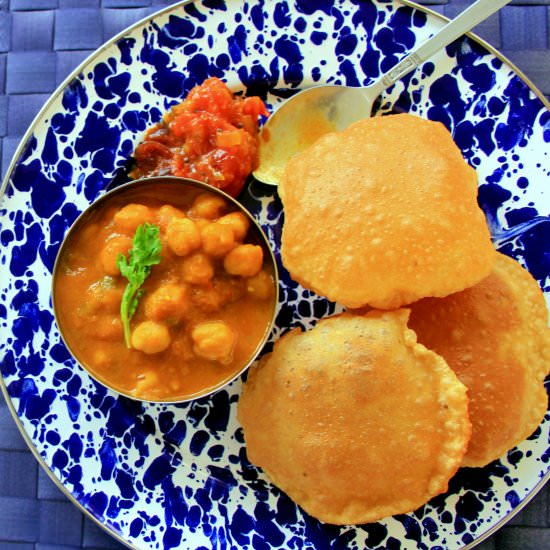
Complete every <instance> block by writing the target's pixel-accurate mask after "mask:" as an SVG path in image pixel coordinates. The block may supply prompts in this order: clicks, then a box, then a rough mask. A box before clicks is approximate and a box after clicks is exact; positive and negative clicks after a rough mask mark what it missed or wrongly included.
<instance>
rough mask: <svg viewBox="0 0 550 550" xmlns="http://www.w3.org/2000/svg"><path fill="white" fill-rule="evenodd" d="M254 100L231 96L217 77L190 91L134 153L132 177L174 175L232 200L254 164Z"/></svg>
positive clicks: (260, 109)
mask: <svg viewBox="0 0 550 550" xmlns="http://www.w3.org/2000/svg"><path fill="white" fill-rule="evenodd" d="M260 115H265V116H267V115H268V112H267V110H266V108H265V105H264V103H263V101H262V100H261V99H260V98H259V97H254V96H253V97H246V98H243V97H239V96H234V95H233V94H232V93H231V91H230V90H229V88H228V87H227V86H226V85H225V84H224V83H223V82H222V81H221V80H219V79H218V78H209V79H208V80H206V81H205V82H204V83H203V84H201V85H200V86H195V88H193V89H192V90H191V91H190V92H189V95H188V96H187V98H186V99H185V100H184V101H183V102H182V103H180V104H178V105H175V106H174V107H172V109H170V110H169V111H168V112H167V113H166V114H165V115H164V117H163V120H162V121H161V122H160V123H158V124H156V125H155V126H153V127H152V128H150V129H149V130H148V131H147V133H146V135H145V139H144V140H143V142H142V143H141V144H140V145H139V146H138V147H137V148H136V150H135V153H134V159H135V161H136V166H135V168H134V170H133V171H132V174H131V175H132V177H134V178H141V177H148V176H160V175H174V176H181V177H187V178H192V179H196V180H199V181H203V182H205V183H208V184H209V185H212V186H213V187H217V188H218V189H222V190H223V191H225V192H226V193H228V194H229V195H231V196H233V197H236V196H237V195H238V194H239V193H240V192H241V190H242V188H243V186H244V183H245V181H246V178H247V177H248V175H249V174H250V173H251V172H252V170H254V169H255V168H256V166H257V163H258V118H259V116H260Z"/></svg>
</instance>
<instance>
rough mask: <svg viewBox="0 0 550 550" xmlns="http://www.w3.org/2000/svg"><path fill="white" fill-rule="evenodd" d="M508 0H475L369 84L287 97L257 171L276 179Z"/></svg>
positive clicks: (272, 121)
mask: <svg viewBox="0 0 550 550" xmlns="http://www.w3.org/2000/svg"><path fill="white" fill-rule="evenodd" d="M509 1H510V0H477V1H476V2H474V3H473V4H472V5H470V6H469V7H468V8H466V9H465V10H464V11H463V12H462V13H461V14H460V15H458V16H457V17H456V18H455V19H453V20H451V21H449V22H448V23H447V24H446V25H445V26H444V27H443V28H441V29H440V30H439V31H438V32H437V33H436V34H434V35H433V36H432V37H430V38H428V39H427V40H426V41H425V42H423V43H422V44H420V45H419V46H417V47H415V48H414V49H413V50H411V52H410V53H409V54H408V55H407V56H405V57H404V58H403V59H402V60H401V61H400V62H399V63H398V64H397V65H396V66H395V67H394V68H393V69H391V70H389V71H388V72H387V73H386V74H384V75H382V76H381V77H380V78H379V79H378V80H376V81H375V82H373V83H372V84H369V85H368V86H365V87H349V86H330V85H326V86H315V87H313V88H308V89H306V90H303V91H301V92H299V93H297V94H296V95H294V96H292V97H291V98H289V99H288V100H286V101H285V102H284V103H283V104H282V105H281V106H280V107H279V108H278V109H277V110H276V111H275V112H274V113H273V114H272V115H271V116H270V117H269V118H268V119H267V121H266V123H265V124H264V126H263V128H262V130H261V133H260V155H259V156H260V160H259V165H258V168H256V170H254V172H253V175H254V177H255V178H256V179H257V180H259V181H262V182H264V183H267V184H270V185H278V183H279V181H280V179H281V176H282V174H283V171H284V167H285V164H286V162H287V160H288V159H289V158H290V157H291V156H292V155H294V154H295V153H298V152H300V151H302V150H303V149H305V148H306V147H307V146H308V145H310V144H312V143H313V142H314V141H315V140H316V139H317V138H319V137H320V136H322V135H323V134H326V133H327V132H330V131H334V130H342V129H343V128H346V127H347V126H349V125H350V124H351V123H352V122H355V121H357V120H361V119H363V118H369V117H370V116H371V114H372V107H373V104H374V102H375V101H376V99H377V98H378V96H379V95H380V94H381V93H382V92H383V91H384V90H385V89H386V88H389V87H390V86H391V85H392V84H394V83H395V82H397V81H398V80H399V79H401V78H402V77H403V76H405V75H406V74H408V73H409V72H411V71H412V70H414V69H416V67H418V66H419V65H421V64H422V63H424V62H425V61H426V60H428V59H429V58H430V57H431V56H432V55H433V54H434V53H436V52H438V51H439V50H440V49H442V48H444V47H445V46H447V45H448V44H450V43H451V42H453V41H454V40H456V39H457V38H458V37H459V36H462V35H463V34H464V33H466V32H468V31H469V30H471V29H472V28H473V27H475V26H476V25H477V24H478V23H480V22H481V21H483V20H484V19H486V18H487V17H489V16H490V15H491V14H493V13H494V12H496V11H498V10H499V9H500V8H501V7H503V6H504V5H505V4H508V2H509Z"/></svg>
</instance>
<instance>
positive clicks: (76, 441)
mask: <svg viewBox="0 0 550 550" xmlns="http://www.w3.org/2000/svg"><path fill="white" fill-rule="evenodd" d="M442 24H443V20H442V19H441V18H440V17H438V16H436V15H435V14H431V13H428V12H426V11H425V10H422V9H421V8H417V7H415V6H413V5H405V4H404V3H400V2H397V1H394V2H392V1H375V0H372V1H370V0H365V1H359V0H355V1H350V0H294V1H288V2H284V1H276V0H265V1H264V2H255V1H252V0H250V1H240V0H226V1H225V2H224V1H223V0H203V1H202V2H201V1H197V2H194V3H187V4H179V5H175V6H173V7H172V8H170V9H168V10H164V11H162V12H159V14H157V15H156V16H155V17H153V18H152V19H151V20H147V21H145V22H142V23H140V24H138V25H136V26H134V27H132V28H131V29H130V30H128V31H127V32H126V33H124V35H120V36H118V37H117V38H116V39H115V40H113V41H111V42H109V43H108V44H106V45H105V46H104V47H103V48H101V49H100V50H99V51H98V52H96V53H95V54H94V55H93V56H92V57H91V58H89V59H88V60H87V61H86V62H85V63H84V64H83V65H81V66H80V67H79V69H78V70H77V72H75V74H73V75H72V76H71V78H70V79H68V80H67V81H66V82H65V83H64V85H63V86H61V88H60V89H59V90H58V91H57V92H56V93H55V94H54V95H53V97H52V98H51V99H50V101H49V102H48V103H47V105H46V106H45V107H44V108H43V110H42V111H41V112H40V114H39V115H38V117H37V119H36V120H35V122H34V123H33V124H32V127H31V128H30V129H29V131H28V133H27V134H26V136H25V138H24V140H23V142H22V145H21V147H20V148H19V150H18V152H17V154H16V156H15V158H14V161H13V163H12V165H11V167H10V169H9V172H8V175H7V178H6V181H5V182H4V187H5V194H4V197H3V199H2V202H1V204H0V216H1V217H0V224H1V230H0V239H1V244H2V249H1V251H0V257H1V262H0V357H1V367H2V375H3V391H4V393H5V396H6V398H7V401H8V403H9V404H10V407H11V408H12V412H13V414H14V417H15V419H16V421H17V423H18V424H19V426H20V428H21V431H22V433H23V434H24V436H25V438H26V440H27V441H28V443H29V445H30V446H31V448H32V449H33V450H34V451H35V454H36V456H37V457H38V459H39V461H40V462H41V463H42V464H43V465H44V467H45V468H46V470H47V471H48V472H49V473H50V475H51V477H52V478H53V479H54V480H56V482H57V483H58V484H59V485H60V486H61V487H62V488H63V489H64V490H65V492H66V493H67V494H68V495H69V496H70V497H71V498H72V499H73V500H74V501H75V503H77V504H78V505H79V506H80V507H82V508H83V509H84V510H85V511H86V512H88V513H89V514H90V515H91V516H92V517H93V518H95V519H96V520H97V521H98V522H99V523H100V524H102V525H103V526H104V527H105V528H106V529H108V530H109V531H110V532H111V533H112V534H113V535H114V536H115V537H118V538H119V539H120V540H122V541H124V542H126V543H127V544H128V545H130V546H134V547H137V548H144V549H149V548H194V549H196V548H247V547H249V548H252V547H253V548H256V549H257V548H266V549H267V548H284V549H290V548H391V549H396V548H425V549H427V548H430V549H436V548H460V547H463V546H468V545H470V544H473V543H474V542H475V541H479V540H481V539H482V538H483V537H485V536H486V535H487V534H488V533H490V532H492V531H493V530H494V529H495V528H496V527H498V526H499V525H501V524H502V523H503V522H504V521H505V520H506V519H507V517H509V516H510V515H511V514H512V513H513V512H514V510H517V509H518V508H519V507H520V506H521V505H522V503H524V502H526V501H527V500H528V499H529V498H530V496H531V495H533V494H534V493H535V492H536V491H537V490H538V489H539V488H540V487H541V485H542V483H543V482H544V481H545V480H546V477H547V476H548V471H549V460H550V453H549V427H550V415H547V417H546V419H545V421H544V422H543V424H542V425H541V426H540V428H539V429H537V431H536V433H535V434H534V435H533V436H532V437H531V438H530V439H529V440H528V441H526V442H524V443H523V444H522V445H520V447H518V448H517V449H514V450H513V451H511V452H510V453H508V455H507V456H505V457H503V458H502V459H501V460H499V461H496V462H494V463H492V464H490V465H489V466H488V467H486V468H484V469H473V470H469V469H463V470H461V471H460V472H459V473H458V474H457V475H456V476H455V477H454V478H453V480H452V481H451V485H450V489H449V492H448V493H447V494H444V495H441V496H439V497H437V498H435V499H433V500H432V501H430V502H429V503H427V504H426V505H425V506H423V507H422V508H420V509H419V510H417V511H416V512H415V513H413V514H407V515H400V516H396V517H392V518H388V519H386V520H384V521H381V522H379V523H375V524H370V525H366V526H349V527H335V526H329V525H323V524H321V523H319V522H317V521H316V520H314V519H312V518H311V517H308V516H306V515H305V514H304V513H303V512H302V511H301V510H300V509H298V508H297V507H296V506H295V505H294V504H293V503H292V502H291V501H290V500H289V499H288V498H287V497H286V496H285V495H284V494H281V493H280V492H279V491H278V490H277V489H275V488H274V487H273V486H272V485H270V484H269V482H268V481H267V480H266V477H265V476H264V475H263V473H262V472H260V471H258V470H257V469H256V468H254V467H252V466H251V465H250V464H249V463H248V462H247V460H246V454H245V449H244V446H243V439H242V434H241V432H240V430H239V425H238V423H237V421H236V416H235V410H236V403H237V400H238V396H239V392H240V388H241V381H240V380H239V381H236V382H234V383H233V384H232V385H231V386H230V387H229V388H228V389H227V390H223V391H220V392H218V393H216V394H215V395H214V396H212V397H211V398H208V399H200V400H197V401H195V402H192V403H189V404H185V405H179V406H178V405H147V404H143V403H139V402H134V401H131V400H129V399H125V398H120V397H118V396H117V395H115V394H113V393H111V392H109V391H107V390H106V389H105V388H103V387H102V386H100V385H98V384H96V383H95V382H94V381H93V380H92V379H91V378H90V377H89V376H87V374H86V373H85V372H83V371H82V369H81V368H79V367H78V366H77V365H76V364H75V361H74V360H73V359H72V358H71V357H70V355H69V353H68V352H67V350H66V348H65V347H64V346H63V344H62V342H61V339H60V337H59V332H58V330H57V327H56V326H55V323H54V320H53V315H52V306H51V299H50V282H51V272H52V266H53V263H54V259H55V256H56V252H57V250H58V248H59V245H60V243H61V241H62V239H63V236H64V234H65V233H66V232H67V229H68V227H69V226H70V224H71V223H72V221H73V220H74V219H75V218H76V216H77V215H78V214H79V212H81V211H82V210H83V209H84V208H85V207H86V206H87V205H88V204H90V202H91V201H93V200H94V199H95V198H97V197H98V196H100V195H101V194H102V193H103V192H104V191H105V189H106V188H107V186H108V185H109V183H110V182H111V180H112V179H113V178H115V177H116V178H117V180H121V179H124V177H125V163H126V161H127V159H128V158H129V157H130V155H131V153H132V150H133V149H134V146H135V145H136V144H137V143H138V141H139V140H140V137H141V135H142V133H143V131H144V130H145V129H146V128H147V127H148V126H149V125H151V124H152V123H154V122H156V121H158V120H159V119H160V117H161V115H162V113H163V112H164V111H165V110H166V109H167V108H168V107H169V106H170V105H172V104H173V103H175V102H176V101H178V100H179V99H180V98H182V97H184V96H185V95H186V93H187V92H188V91H189V89H190V88H191V87H192V86H194V85H195V84H198V83H200V82H202V81H203V80H204V79H205V78H206V77H208V76H219V77H221V78H223V79H224V80H226V81H227V82H228V83H229V85H230V86H231V87H232V88H233V89H234V90H235V91H239V90H245V91H247V92H248V93H249V94H259V95H261V96H263V97H265V98H266V99H267V101H268V102H269V103H270V104H271V105H272V106H276V104H277V103H278V102H279V101H281V99H282V98H284V97H286V96H288V95H289V94H290V93H291V92H293V91H295V90H298V89H300V88H303V87H306V86H309V85H312V84H316V83H325V82H326V83H334V84H339V83H346V84H353V85H361V84H367V83H368V82H370V81H371V80H372V79H373V78H375V77H376V76H377V75H379V74H380V72H381V71H385V70H387V69H388V68H389V67H391V66H392V65H393V64H394V63H396V62H397V61H398V59H399V58H400V57H401V56H402V55H403V54H404V53H405V52H407V51H408V50H409V49H410V48H411V47H412V46H413V45H414V44H415V43H416V42H417V41H419V40H423V39H424V38H426V37H427V36H428V35H430V34H431V33H433V32H434V31H435V30H436V29H438V28H439V27H441V26H442ZM383 108H385V109H388V108H393V109H395V110H403V111H411V112H414V113H417V114H418V115H420V116H424V117H428V118H431V119H438V120H441V121H443V122H444V123H445V124H446V125H447V127H448V128H449V129H450V130H451V131H452V133H453V135H454V137H455V140H456V142H457V144H458V145H459V147H460V148H461V149H462V151H463V153H464V156H465V158H466V159H467V160H468V161H469V162H470V163H471V164H472V165H474V166H475V167H476V168H477V170H478V173H479V180H480V193H479V197H480V203H481V205H482V207H483V208H484V210H485V212H486V214H487V219H488V221H489V224H490V227H491V230H492V232H493V235H494V237H495V243H496V245H497V246H498V247H499V248H500V249H501V250H503V251H504V252H506V253H508V254H510V255H512V256H514V257H516V258H518V259H519V260H520V261H521V262H522V263H523V264H524V265H525V266H527V268H528V269H529V270H530V271H531V273H532V274H533V275H534V276H535V277H536V278H537V279H538V281H539V282H540V284H541V286H542V287H543V288H544V290H545V291H550V286H549V285H550V280H549V274H550V262H549V260H548V258H549V257H550V256H549V255H550V218H549V217H548V215H549V209H550V196H549V186H548V181H549V166H550V158H549V157H550V113H549V111H548V105H547V104H546V103H545V101H544V99H543V98H542V96H541V95H540V94H539V93H538V92H536V91H535V90H534V89H533V88H532V87H530V86H529V85H528V83H526V81H525V79H523V78H522V77H521V75H519V74H518V71H517V70H516V69H514V68H513V67H512V66H511V65H510V64H509V63H507V61H506V60H505V59H503V58H502V57H500V56H499V55H498V53H496V52H494V51H490V48H488V47H487V46H484V45H483V44H481V43H480V42H479V41H477V40H476V39H473V38H464V39H462V40H459V41H458V42H456V43H454V44H453V45H451V46H450V47H448V48H447V50H446V51H444V52H441V53H440V54H438V55H437V56H436V57H434V58H433V60H432V61H431V62H429V63H426V64H425V66H424V67H423V68H422V70H418V71H416V72H415V73H413V74H411V75H409V76H408V77H406V78H405V79H404V81H403V82H401V83H399V84H397V85H396V86H395V87H394V89H393V90H391V91H390V92H389V93H388V94H387V95H386V97H385V100H384V107H383ZM243 201H245V203H246V204H247V205H248V207H249V208H250V209H251V210H252V212H253V213H254V214H255V215H256V216H257V218H258V219H259V220H260V221H261V223H262V224H263V226H264V227H265V228H266V230H267V233H268V235H269V237H270V239H271V242H272V244H273V246H274V248H275V250H278V244H279V237H280V222H281V207H280V203H279V202H278V200H277V198H276V196H274V195H273V192H272V190H271V189H267V188H265V187H262V186H261V185H260V184H257V183H254V184H252V186H251V187H250V189H249V191H248V192H247V193H246V194H245V196H244V197H243ZM333 311H334V306H333V305H331V304H328V303H326V302H325V301H324V300H322V299H320V298H318V297H315V296H313V295H312V294H311V293H308V292H305V291H303V290H302V289H301V288H299V287H297V286H296V285H295V284H294V283H292V282H291V281H290V280H289V279H288V277H287V275H286V274H285V272H284V271H283V270H282V282H281V305H280V312H279V315H278V319H277V327H276V329H275V331H274V334H273V338H276V337H277V336H278V335H279V334H280V333H281V332H282V331H284V330H286V329H287V328H288V327H290V326H295V325H299V324H301V325H306V326H307V325H309V324H310V323H311V322H312V321H313V320H314V319H315V318H319V317H322V316H324V315H327V314H329V313H331V312H333Z"/></svg>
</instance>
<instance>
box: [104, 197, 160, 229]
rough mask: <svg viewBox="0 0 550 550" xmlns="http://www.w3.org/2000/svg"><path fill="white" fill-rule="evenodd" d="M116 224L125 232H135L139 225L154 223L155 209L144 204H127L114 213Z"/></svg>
mask: <svg viewBox="0 0 550 550" xmlns="http://www.w3.org/2000/svg"><path fill="white" fill-rule="evenodd" d="M113 219H114V221H115V225H116V227H117V228H118V229H120V230H122V231H124V232H125V233H131V234H132V235H133V234H134V233H135V231H136V229H137V227H138V225H141V224H142V223H145V222H149V223H153V222H154V219H155V215H154V213H153V211H152V210H151V209H150V208H149V207H147V206H145V205H143V204H133V203H132V204H127V205H126V206H123V207H122V208H121V209H120V210H119V211H118V212H117V213H116V214H115V215H114V218H113Z"/></svg>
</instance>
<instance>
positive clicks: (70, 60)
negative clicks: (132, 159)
mask: <svg viewBox="0 0 550 550" xmlns="http://www.w3.org/2000/svg"><path fill="white" fill-rule="evenodd" d="M170 3H171V2H169V1H166V0H165V1H163V0H101V1H100V0H9V1H8V0H0V152H1V156H0V159H1V160H0V168H1V173H2V175H3V174H5V172H6V170H7V168H8V165H9V163H10V161H11V158H12V156H13V154H14V152H15V149H16V147H17V145H18V143H19V141H20V139H21V137H22V135H23V134H24V132H25V131H26V129H27V127H28V126H29V124H30V123H31V121H32V119H33V118H34V116H35V114H36V113H37V112H38V110H39V109H40V107H41V106H42V105H43V104H44V102H45V101H46V100H47V99H48V97H49V95H50V94H51V92H53V91H54V90H55V88H56V87H57V86H58V85H59V84H60V83H61V82H62V81H63V80H64V79H65V77H66V76H67V75H68V74H70V73H71V71H72V70H73V69H74V68H75V67H76V66H77V65H78V64H79V63H80V62H81V61H82V60H84V59H85V58H86V57H87V56H88V55H89V54H91V53H92V52H93V51H94V50H95V49H96V48H97V47H98V46H100V45H101V44H102V43H103V42H104V41H105V40H107V39H109V38H110V37H112V36H113V35H115V34H116V33H118V32H119V31H121V30H123V29H124V28H126V27H127V26H129V25H130V24H132V23H134V22H136V21H138V20H140V19H142V18H144V17H146V16H147V15H149V14H151V13H153V12H155V11H157V10H158V9H160V8H162V7H164V6H166V5H169V4H170ZM419 3H421V4H425V5H427V6H428V7H430V8H431V9H433V10H435V11H437V12H439V13H442V14H444V15H446V16H448V17H453V16H454V15H455V14H456V13H458V12H459V11H461V10H462V9H464V7H465V6H467V5H468V4H470V3H471V2H469V1H465V0H447V1H445V0H424V1H423V2H419ZM549 27H550V0H516V1H513V2H511V3H510V5H508V6H506V7H505V8H503V9H502V10H501V11H500V12H499V13H498V14H496V15H494V16H492V17H491V18H490V19H488V20H487V21H486V22H484V23H483V24H481V25H480V26H479V27H478V28H476V29H475V32H476V33H477V34H478V35H479V36H481V38H483V39H484V40H486V41H487V42H489V43H490V44H491V45H492V46H494V47H495V48H497V49H499V50H500V51H501V52H502V53H503V54H504V55H506V56H507V57H508V58H509V59H510V60H511V61H512V62H513V63H514V64H515V65H516V66H517V67H518V68H519V69H520V70H521V71H522V72H523V73H524V74H525V75H526V77H527V78H529V79H530V80H531V81H532V82H533V83H534V84H535V86H537V87H538V88H539V90H540V91H541V92H542V93H543V94H544V95H546V96H547V97H549V96H550V34H549V30H548V29H549ZM0 434H1V435H0V550H11V549H13V550H53V549H56V550H73V549H81V548H86V549H94V548H95V549H109V548H112V549H115V548H123V546H122V545H120V544H119V543H117V542H116V541H115V540H114V539H112V538H111V537H110V536H109V535H108V534H106V533H105V532H104V531H103V530H102V529H101V528H100V527H98V526H97V525H96V524H95V523H94V522H93V521H92V520H91V519H89V518H88V517H87V516H86V515H85V514H83V513H82V512H81V511H80V510H79V509H78V508H77V507H76V506H74V505H73V504H72V503H71V502H70V501H69V500H68V499H67V498H66V497H65V496H64V495H63V494H62V493H61V492H60V490H59V489H58V488H57V487H56V486H55V485H54V483H53V482H52V481H51V480H50V479H49V477H48V476H47V475H46V474H45V473H44V471H43V470H42V468H40V466H39V465H38V463H37V461H36V460H35V459H34V456H33V454H32V453H31V451H30V450H29V449H28V447H27V445H26V444H25V442H24V441H23V438H22V436H21V434H20V433H19V431H18V429H17V427H16V425H15V423H14V421H13V419H12V418H11V415H10V413H9V411H8V408H7V405H6V403H5V402H4V400H3V398H2V397H1V396H0ZM549 495H550V492H549V489H548V488H545V489H543V490H542V491H541V492H540V493H539V494H538V495H537V496H536V497H535V498H534V499H533V501H532V502H531V503H529V504H528V505H527V507H526V508H525V509H524V510H523V511H522V512H521V513H519V514H518V515H517V516H516V517H514V518H513V519H512V520H511V521H510V522H509V523H508V524H507V525H506V526H504V527H503V528H502V529H500V530H499V531H498V532H497V533H496V534H494V535H493V536H492V537H491V538H489V539H488V540H487V541H485V542H483V543H481V544H480V545H479V548H480V550H543V549H550V521H549V520H550V515H549V506H548V502H549Z"/></svg>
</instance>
